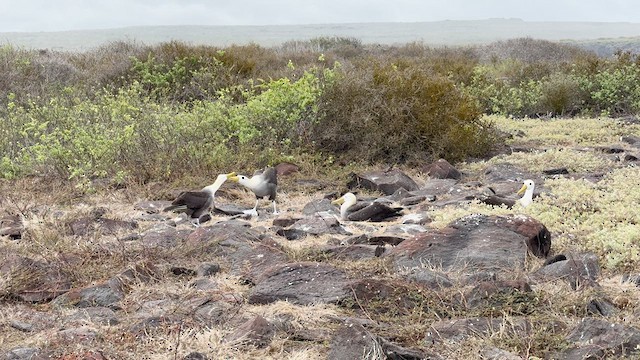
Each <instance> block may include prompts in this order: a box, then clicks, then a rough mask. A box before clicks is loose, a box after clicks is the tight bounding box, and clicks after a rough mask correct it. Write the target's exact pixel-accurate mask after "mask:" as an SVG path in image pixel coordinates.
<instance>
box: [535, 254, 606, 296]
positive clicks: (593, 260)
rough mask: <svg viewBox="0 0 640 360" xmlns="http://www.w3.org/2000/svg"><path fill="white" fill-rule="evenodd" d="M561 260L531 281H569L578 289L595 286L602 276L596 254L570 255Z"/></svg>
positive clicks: (542, 269)
mask: <svg viewBox="0 0 640 360" xmlns="http://www.w3.org/2000/svg"><path fill="white" fill-rule="evenodd" d="M559 259H560V260H559V261H555V262H553V263H551V264H549V265H546V266H544V267H542V268H540V269H539V270H537V271H536V272H534V273H533V274H531V279H532V280H533V281H536V282H548V281H556V280H562V281H567V282H569V284H570V285H571V287H572V288H573V289H577V288H578V287H579V286H581V285H593V284H594V283H595V281H596V279H597V278H598V276H599V275H600V264H599V260H598V256H597V255H596V254H594V253H582V254H568V255H566V256H564V257H563V258H559Z"/></svg>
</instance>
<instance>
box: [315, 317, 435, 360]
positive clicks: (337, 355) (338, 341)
mask: <svg viewBox="0 0 640 360" xmlns="http://www.w3.org/2000/svg"><path fill="white" fill-rule="evenodd" d="M327 358H328V359H332V360H341V359H344V360H351V359H392V360H423V359H434V360H435V359H437V358H436V357H432V356H427V355H426V354H424V353H422V352H421V351H418V350H413V349H408V348H405V347H402V346H400V345H397V344H394V343H392V342H391V341H389V340H387V339H384V338H382V337H380V336H377V335H375V334H372V333H370V332H369V331H367V330H366V329H365V328H364V327H363V326H362V325H361V324H358V323H352V322H349V323H346V324H345V325H343V326H341V327H340V328H339V329H338V330H337V331H336V333H335V334H334V335H333V336H332V338H331V340H330V342H329V354H328V356H327Z"/></svg>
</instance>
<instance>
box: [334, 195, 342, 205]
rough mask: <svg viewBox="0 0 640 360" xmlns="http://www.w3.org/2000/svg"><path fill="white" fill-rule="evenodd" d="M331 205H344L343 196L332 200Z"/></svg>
mask: <svg viewBox="0 0 640 360" xmlns="http://www.w3.org/2000/svg"><path fill="white" fill-rule="evenodd" d="M331 203H332V204H335V205H342V204H343V203H344V196H341V197H339V198H337V199H335V200H333V201H332V202H331Z"/></svg>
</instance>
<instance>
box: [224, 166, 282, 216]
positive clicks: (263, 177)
mask: <svg viewBox="0 0 640 360" xmlns="http://www.w3.org/2000/svg"><path fill="white" fill-rule="evenodd" d="M229 180H231V181H235V182H237V183H239V184H240V185H243V186H244V187H247V188H248V189H249V190H251V191H253V193H254V194H255V195H256V205H255V206H254V207H253V209H251V210H245V211H244V213H245V214H249V215H251V216H258V211H257V208H258V202H259V201H260V199H262V198H264V197H267V196H268V197H269V200H271V201H272V202H273V214H274V215H278V211H277V210H276V191H277V189H278V173H277V172H276V169H275V168H273V167H267V168H265V169H264V171H262V172H258V173H256V174H254V175H253V176H252V177H251V178H249V177H247V176H244V175H236V176H231V177H229Z"/></svg>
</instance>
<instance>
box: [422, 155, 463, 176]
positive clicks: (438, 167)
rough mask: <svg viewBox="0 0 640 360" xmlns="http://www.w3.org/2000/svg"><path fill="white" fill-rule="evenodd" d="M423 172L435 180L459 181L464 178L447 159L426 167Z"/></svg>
mask: <svg viewBox="0 0 640 360" xmlns="http://www.w3.org/2000/svg"><path fill="white" fill-rule="evenodd" d="M422 172H423V173H424V174H427V175H429V177H431V178H433V179H455V180H459V179H460V178H461V177H462V174H461V173H460V171H458V169H456V168H455V167H453V165H451V164H450V163H449V162H448V161H447V160H445V159H438V160H436V161H434V162H433V163H431V164H429V165H426V166H424V167H423V168H422Z"/></svg>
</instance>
